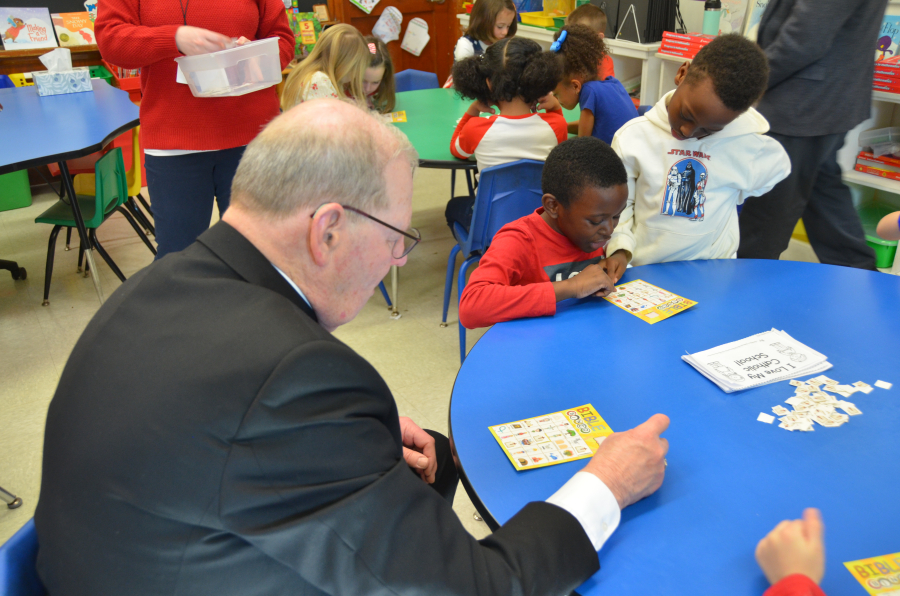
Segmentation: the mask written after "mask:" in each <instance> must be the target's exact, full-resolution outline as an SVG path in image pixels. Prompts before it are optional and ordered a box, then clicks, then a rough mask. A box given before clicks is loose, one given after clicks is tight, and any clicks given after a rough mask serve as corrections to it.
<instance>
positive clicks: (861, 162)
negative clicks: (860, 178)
mask: <svg viewBox="0 0 900 596" xmlns="http://www.w3.org/2000/svg"><path fill="white" fill-rule="evenodd" d="M856 165H858V166H862V167H864V168H871V169H873V170H879V171H881V172H892V173H894V174H898V173H900V167H898V166H891V165H888V164H886V163H882V162H880V161H869V160H868V159H863V158H862V157H858V158H857V159H856Z"/></svg>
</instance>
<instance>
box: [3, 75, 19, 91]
mask: <svg viewBox="0 0 900 596" xmlns="http://www.w3.org/2000/svg"><path fill="white" fill-rule="evenodd" d="M15 86H16V85H15V83H13V82H12V79H11V78H9V77H8V76H6V75H0V89H12V88H14V87H15Z"/></svg>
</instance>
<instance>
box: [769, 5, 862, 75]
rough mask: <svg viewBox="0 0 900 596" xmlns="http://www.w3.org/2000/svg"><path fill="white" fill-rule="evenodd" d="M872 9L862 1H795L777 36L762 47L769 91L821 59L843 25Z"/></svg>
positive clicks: (829, 48)
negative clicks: (767, 68) (862, 11)
mask: <svg viewBox="0 0 900 596" xmlns="http://www.w3.org/2000/svg"><path fill="white" fill-rule="evenodd" d="M865 4H868V6H864V5H865ZM872 9H873V7H872V6H871V3H866V2H863V1H862V0H796V1H795V2H794V7H793V9H792V10H791V14H790V16H789V17H788V18H787V20H785V21H784V24H782V26H781V29H779V30H778V35H777V36H776V37H775V39H774V40H772V42H771V43H770V44H768V45H767V46H766V47H765V48H763V49H764V51H765V53H766V56H767V57H768V59H769V89H771V88H772V87H774V86H776V85H778V84H779V83H781V82H782V81H784V80H785V79H787V78H788V77H790V76H791V75H793V74H794V73H796V72H799V71H800V70H802V69H804V68H806V67H807V66H809V65H810V64H813V63H814V62H816V61H817V60H819V59H820V58H822V57H824V56H825V54H827V53H828V51H829V50H831V44H832V43H833V42H834V38H835V37H836V36H837V34H838V33H839V32H840V30H841V29H842V28H843V26H844V23H845V22H846V21H847V20H848V19H849V18H850V17H852V16H853V15H854V14H856V12H857V11H860V10H872Z"/></svg>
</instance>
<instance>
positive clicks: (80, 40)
mask: <svg viewBox="0 0 900 596" xmlns="http://www.w3.org/2000/svg"><path fill="white" fill-rule="evenodd" d="M50 18H51V19H52V20H53V28H54V29H55V30H56V39H58V40H59V45H60V46H62V47H64V48H70V47H73V46H86V45H91V44H95V43H97V39H96V38H95V37H94V21H92V20H91V15H90V13H88V12H62V13H57V14H51V15H50Z"/></svg>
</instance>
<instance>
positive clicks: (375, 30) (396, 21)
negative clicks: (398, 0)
mask: <svg viewBox="0 0 900 596" xmlns="http://www.w3.org/2000/svg"><path fill="white" fill-rule="evenodd" d="M354 3H355V0H354ZM402 23H403V15H402V14H401V13H400V10H399V9H397V8H396V7H394V6H388V7H385V9H384V12H383V13H381V16H380V17H378V22H377V23H375V26H374V27H372V35H374V36H375V37H377V38H378V39H380V40H381V41H383V42H384V43H388V42H391V41H394V40H395V39H400V25H401V24H402Z"/></svg>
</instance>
